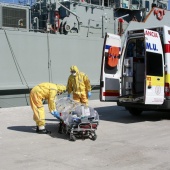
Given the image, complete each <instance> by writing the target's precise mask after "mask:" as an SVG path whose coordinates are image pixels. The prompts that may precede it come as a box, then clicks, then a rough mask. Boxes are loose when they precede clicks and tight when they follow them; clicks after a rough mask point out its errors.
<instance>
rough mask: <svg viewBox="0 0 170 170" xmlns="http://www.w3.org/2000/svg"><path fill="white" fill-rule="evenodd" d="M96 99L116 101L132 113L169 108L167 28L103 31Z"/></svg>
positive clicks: (169, 44)
mask: <svg viewBox="0 0 170 170" xmlns="http://www.w3.org/2000/svg"><path fill="white" fill-rule="evenodd" d="M100 101H107V102H108V101H113V102H117V105H118V106H124V107H125V108H126V109H127V110H128V111H129V112H130V113H131V114H132V115H139V114H141V112H142V111H144V110H170V27H167V26H163V27H159V28H150V29H142V30H132V31H128V32H127V34H126V39H125V41H124V46H123V48H122V47H121V38H120V36H118V35H113V34H109V33H107V34H106V37H105V42H104V47H103V57H102V66H101V76H100Z"/></svg>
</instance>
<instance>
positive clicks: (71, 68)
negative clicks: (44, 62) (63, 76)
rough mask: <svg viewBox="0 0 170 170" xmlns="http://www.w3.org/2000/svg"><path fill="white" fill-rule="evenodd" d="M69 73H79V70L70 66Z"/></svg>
mask: <svg viewBox="0 0 170 170" xmlns="http://www.w3.org/2000/svg"><path fill="white" fill-rule="evenodd" d="M70 71H75V72H76V73H78V72H79V69H78V67H77V66H71V67H70Z"/></svg>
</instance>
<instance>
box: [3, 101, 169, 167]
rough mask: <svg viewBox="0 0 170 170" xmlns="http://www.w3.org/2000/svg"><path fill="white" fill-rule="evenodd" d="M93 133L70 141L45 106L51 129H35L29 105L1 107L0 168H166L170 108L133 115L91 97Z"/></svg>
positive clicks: (112, 104) (167, 163)
mask: <svg viewBox="0 0 170 170" xmlns="http://www.w3.org/2000/svg"><path fill="white" fill-rule="evenodd" d="M90 106H92V107H94V108H95V109H96V110H97V111H98V113H99V116H100V124H99V126H98V129H97V131H96V134H97V139H96V141H92V140H90V139H85V140H82V139H78V140H76V141H75V142H72V141H69V138H68V136H66V135H65V134H58V133H57V128H58V121H57V119H55V118H54V117H53V116H52V115H51V114H50V113H48V108H47V105H45V109H46V124H47V128H48V129H49V130H51V131H52V134H51V135H46V134H45V135H44V134H43V135H42V134H36V133H35V124H34V121H33V120H32V114H33V113H32V110H31V108H30V107H29V106H26V107H14V108H1V109H0V170H54V169H55V170H169V169H170V160H169V158H170V113H165V112H164V113H162V112H144V113H143V114H142V115H141V116H140V117H133V116H131V115H130V114H129V113H128V112H127V111H126V110H125V109H124V108H123V107H118V106H116V103H108V102H106V103H104V102H100V101H99V100H90Z"/></svg>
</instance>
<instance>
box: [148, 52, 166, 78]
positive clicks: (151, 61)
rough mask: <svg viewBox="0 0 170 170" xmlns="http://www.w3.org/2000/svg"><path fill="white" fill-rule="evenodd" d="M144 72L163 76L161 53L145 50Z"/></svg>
mask: <svg viewBox="0 0 170 170" xmlns="http://www.w3.org/2000/svg"><path fill="white" fill-rule="evenodd" d="M146 73H147V75H150V76H163V63H162V55H161V54H158V53H152V52H146Z"/></svg>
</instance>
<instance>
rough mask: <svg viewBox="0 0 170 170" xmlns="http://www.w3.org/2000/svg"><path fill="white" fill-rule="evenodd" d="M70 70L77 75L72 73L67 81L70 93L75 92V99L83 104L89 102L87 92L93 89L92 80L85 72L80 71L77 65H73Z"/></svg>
mask: <svg viewBox="0 0 170 170" xmlns="http://www.w3.org/2000/svg"><path fill="white" fill-rule="evenodd" d="M70 71H71V72H72V71H75V72H76V75H75V76H74V75H70V76H69V78H68V82H67V91H68V94H70V93H73V99H74V100H75V101H77V102H81V103H82V104H85V105H87V104H88V97H87V93H88V92H90V91H91V85H90V80H89V78H88V76H87V75H86V74H85V73H82V72H80V71H79V69H78V68H77V66H71V67H70Z"/></svg>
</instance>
